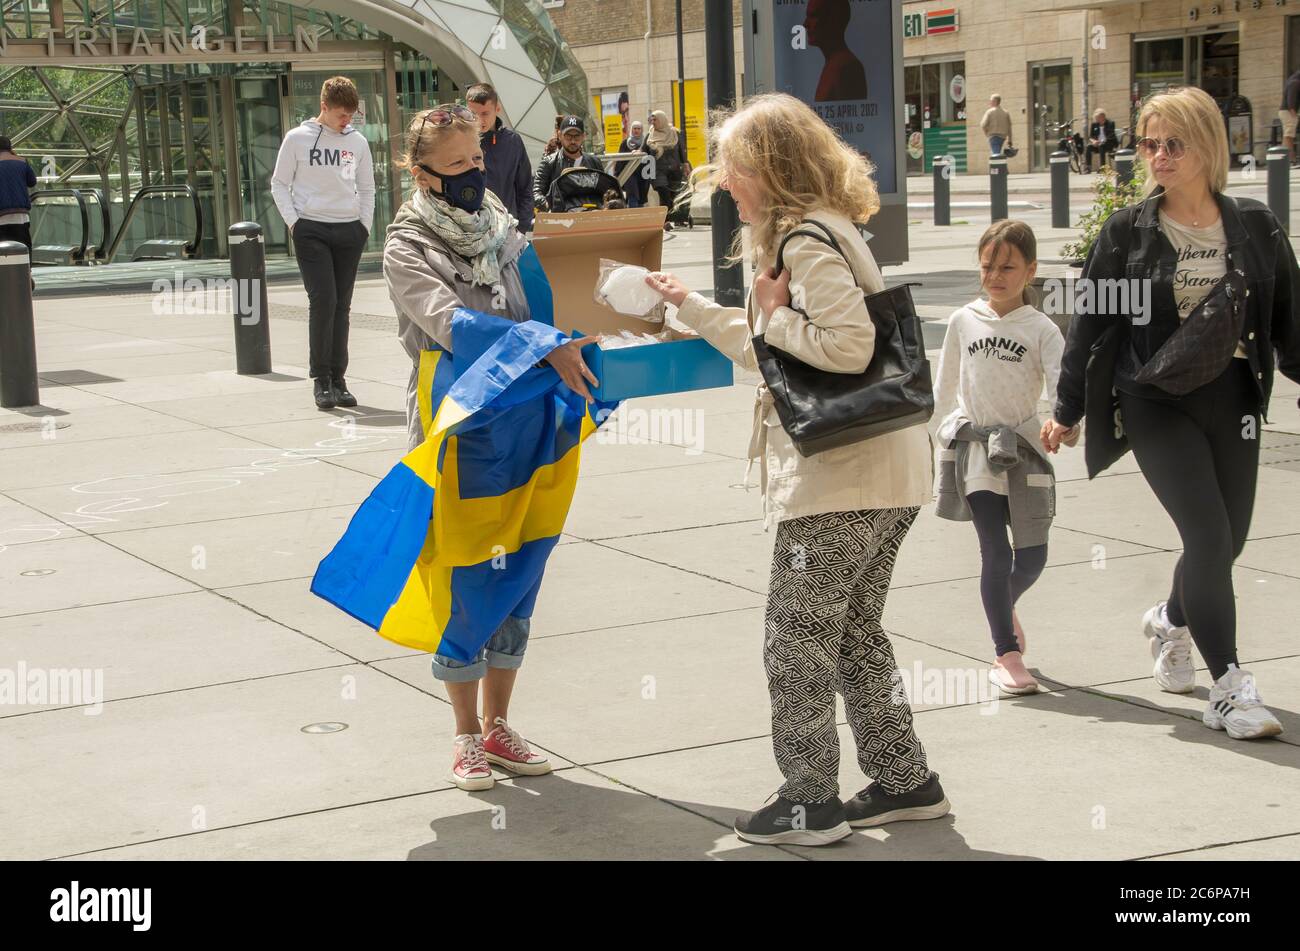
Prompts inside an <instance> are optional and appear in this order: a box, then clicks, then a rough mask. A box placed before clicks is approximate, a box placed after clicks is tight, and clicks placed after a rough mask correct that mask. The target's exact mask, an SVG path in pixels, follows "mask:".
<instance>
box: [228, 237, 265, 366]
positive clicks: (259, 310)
mask: <svg viewBox="0 0 1300 951" xmlns="http://www.w3.org/2000/svg"><path fill="white" fill-rule="evenodd" d="M229 236H230V278H231V283H232V284H233V285H234V286H233V288H232V292H233V296H234V305H235V306H234V310H235V372H236V373H240V374H243V375H245V376H248V375H254V374H258V373H270V372H271V314H270V311H269V310H268V308H267V304H266V247H265V245H264V244H263V241H262V226H261V225H259V224H258V223H257V222H256V221H240V222H238V223H237V224H233V225H231V226H230V232H229Z"/></svg>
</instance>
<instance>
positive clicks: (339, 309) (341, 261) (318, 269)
mask: <svg viewBox="0 0 1300 951" xmlns="http://www.w3.org/2000/svg"><path fill="white" fill-rule="evenodd" d="M367 237H368V234H367V232H366V228H365V226H364V225H363V224H362V223H361V222H360V221H344V222H328V221H309V220H308V219H306V218H299V219H298V221H297V222H296V223H295V224H294V226H293V250H294V254H295V255H296V256H297V258H298V270H299V271H301V272H302V282H303V284H304V285H305V286H306V288H307V299H308V301H309V303H310V308H309V314H310V316H309V321H310V331H309V334H310V339H311V363H310V373H311V376H312V378H313V379H320V378H325V379H331V378H336V377H341V376H343V374H344V372H345V371H346V370H347V368H348V311H349V310H350V309H351V307H352V285H353V284H355V283H356V280H357V265H358V264H359V263H360V262H361V251H362V249H363V248H364V247H365V246H366V238H367Z"/></svg>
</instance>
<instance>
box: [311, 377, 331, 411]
mask: <svg viewBox="0 0 1300 951" xmlns="http://www.w3.org/2000/svg"><path fill="white" fill-rule="evenodd" d="M315 384H316V385H315V394H316V408H317V409H333V408H334V406H335V402H334V387H333V386H332V385H330V381H329V380H328V379H327V378H326V377H323V376H318V377H316V381H315Z"/></svg>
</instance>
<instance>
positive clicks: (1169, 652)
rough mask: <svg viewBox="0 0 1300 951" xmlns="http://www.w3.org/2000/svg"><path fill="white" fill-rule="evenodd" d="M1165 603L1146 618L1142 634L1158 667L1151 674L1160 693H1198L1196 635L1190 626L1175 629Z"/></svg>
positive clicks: (1148, 612)
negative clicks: (1193, 650)
mask: <svg viewBox="0 0 1300 951" xmlns="http://www.w3.org/2000/svg"><path fill="white" fill-rule="evenodd" d="M1166 603H1167V602H1165V601H1161V602H1160V603H1159V604H1157V605H1156V606H1155V607H1153V608H1151V609H1150V610H1149V611H1147V613H1146V614H1144V615H1143V616H1142V632H1143V633H1144V634H1146V636H1147V642H1148V643H1149V644H1150V645H1151V656H1152V657H1154V658H1155V661H1156V663H1155V666H1154V667H1153V668H1151V674H1152V676H1153V677H1155V679H1156V683H1157V684H1159V686H1160V689H1161V690H1164V691H1167V692H1168V693H1191V692H1192V691H1193V690H1195V689H1196V665H1195V664H1193V663H1192V634H1191V631H1189V630H1188V629H1187V628H1186V626H1184V627H1174V626H1173V625H1172V624H1170V623H1169V615H1168V614H1167V613H1166V612H1165V605H1166Z"/></svg>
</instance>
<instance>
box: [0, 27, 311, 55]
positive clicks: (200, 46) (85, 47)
mask: <svg viewBox="0 0 1300 951" xmlns="http://www.w3.org/2000/svg"><path fill="white" fill-rule="evenodd" d="M10 45H11V41H10V40H9V38H8V37H7V36H5V35H4V34H3V32H0V57H3V56H8V55H9V54H10ZM13 45H14V46H15V47H18V46H24V47H30V46H34V45H44V46H45V49H46V53H47V54H48V55H49V56H56V55H63V54H66V53H70V54H71V55H73V56H81V57H101V56H130V57H132V58H133V59H140V58H144V59H149V58H152V57H159V56H168V57H171V56H177V55H181V56H203V55H205V54H207V55H219V54H229V53H315V52H318V51H319V49H320V35H319V34H318V33H317V32H316V28H315V27H305V26H295V27H294V29H293V34H292V35H291V36H290V35H288V34H282V33H277V32H276V31H275V28H274V27H272V26H267V27H265V28H264V29H260V28H255V27H250V26H237V27H235V29H234V31H233V32H232V33H226V32H225V31H224V30H223V29H221V28H220V27H216V26H203V25H195V26H193V27H191V28H190V31H189V32H188V33H186V32H184V31H182V30H178V29H175V28H173V27H163V28H162V29H161V30H144V29H141V28H139V27H136V28H132V29H125V28H118V27H113V26H87V25H85V24H78V25H76V26H71V27H69V28H68V29H67V30H65V31H64V33H63V36H62V37H59V36H58V35H57V34H56V33H55V32H54V31H53V30H51V31H50V33H49V34H48V35H47V36H46V37H45V40H44V43H43V44H36V43H29V42H23V41H14V42H13Z"/></svg>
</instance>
